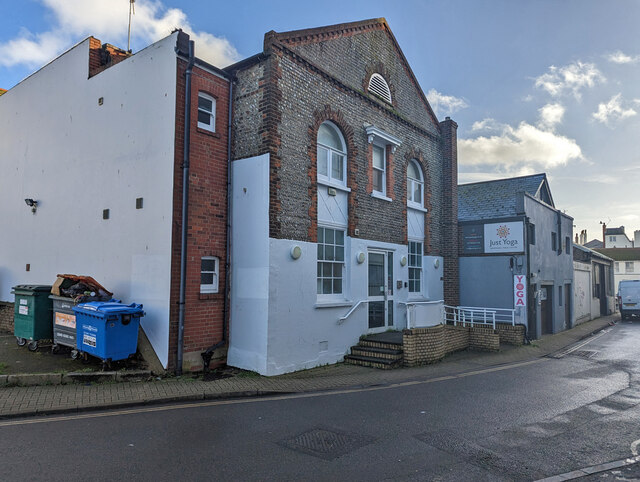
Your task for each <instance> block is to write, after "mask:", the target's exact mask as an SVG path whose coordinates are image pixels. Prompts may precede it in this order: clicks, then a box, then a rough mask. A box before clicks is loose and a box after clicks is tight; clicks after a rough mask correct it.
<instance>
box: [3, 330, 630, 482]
mask: <svg viewBox="0 0 640 482" xmlns="http://www.w3.org/2000/svg"><path fill="white" fill-rule="evenodd" d="M639 356H640V322H635V323H628V322H625V323H619V324H618V325H616V326H614V327H611V328H610V329H608V331H606V332H605V333H603V334H601V335H597V336H594V337H592V338H591V339H590V340H589V342H588V343H587V344H584V345H582V344H581V345H578V346H575V347H573V348H572V351H570V352H567V353H564V354H558V355H556V357H549V358H543V359H540V360H536V361H534V362H530V363H525V364H519V365H514V366H510V367H499V368H494V369H490V370H483V371H480V372H477V373H469V374H468V376H465V377H461V378H457V379H454V380H425V381H422V382H408V383H404V384H399V385H396V386H388V387H373V388H366V389H353V390H342V391H339V392H331V393H315V394H302V395H291V396H289V395H284V396H279V397H274V398H256V399H243V400H226V401H210V402H200V403H194V404H182V405H172V406H165V407H141V408H139V409H130V410H115V411H111V412H100V413H84V414H74V415H69V416H65V417H61V416H58V417H53V416H52V417H46V418H31V419H20V420H18V419H16V420H8V421H3V422H0V454H2V459H1V460H2V474H3V476H2V477H1V478H2V479H3V480H48V481H52V480H65V481H73V480H110V481H113V480H153V481H165V480H451V481H465V480H468V481H477V480H537V479H542V478H545V477H549V476H553V475H557V474H563V473H567V472H570V471H574V470H576V469H580V468H585V467H591V466H594V465H597V464H602V463H605V462H610V461H615V460H622V459H625V458H628V457H630V456H631V455H632V450H634V448H632V445H633V443H634V442H636V441H638V440H640V363H639V362H638V359H639ZM638 444H640V442H638V443H637V444H636V445H635V446H634V447H635V450H637V449H638ZM634 471H635V472H634ZM613 472H615V471H609V472H607V473H602V474H597V475H592V476H591V477H590V478H588V479H585V480H601V479H602V478H603V477H604V476H605V475H609V474H612V475H610V477H609V479H608V480H615V477H616V476H618V475H619V476H620V477H628V478H627V479H626V480H632V474H633V473H636V474H637V473H638V470H637V466H632V467H627V468H624V469H622V470H621V471H619V472H618V473H615V474H614V473H613ZM625 474H626V475H625ZM604 480H606V479H604ZM622 480H625V479H622Z"/></svg>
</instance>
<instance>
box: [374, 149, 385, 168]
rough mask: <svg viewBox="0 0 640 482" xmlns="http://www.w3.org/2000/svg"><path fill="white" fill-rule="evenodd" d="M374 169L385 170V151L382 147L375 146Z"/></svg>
mask: <svg viewBox="0 0 640 482" xmlns="http://www.w3.org/2000/svg"><path fill="white" fill-rule="evenodd" d="M373 167H377V168H378V169H384V150H383V149H382V147H379V146H373Z"/></svg>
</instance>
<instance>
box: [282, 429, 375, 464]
mask: <svg viewBox="0 0 640 482" xmlns="http://www.w3.org/2000/svg"><path fill="white" fill-rule="evenodd" d="M369 443H371V440H369V439H367V438H365V437H362V436H359V435H352V434H346V433H340V432H334V431H332V430H325V429H321V428H316V429H313V430H309V431H308V432H304V433H301V434H300V435H297V436H295V437H293V438H291V439H288V440H283V441H282V442H280V444H281V445H284V446H285V447H287V448H290V449H292V450H297V451H298V452H303V453H306V454H309V455H314V456H316V457H320V458H322V459H326V460H332V459H335V458H337V457H340V456H342V455H345V454H347V453H349V452H352V451H353V450H356V449H358V448H360V447H363V446H365V445H367V444H369Z"/></svg>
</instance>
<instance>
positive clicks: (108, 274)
mask: <svg viewBox="0 0 640 482" xmlns="http://www.w3.org/2000/svg"><path fill="white" fill-rule="evenodd" d="M189 44H190V42H189V37H188V35H186V34H185V33H183V32H181V31H176V32H174V33H173V34H171V35H170V36H169V37H167V38H165V39H162V40H160V41H158V42H156V43H155V44H153V45H150V46H149V47H147V48H145V49H143V50H141V51H140V52H138V53H136V54H135V55H132V54H130V53H128V52H126V51H123V50H121V49H118V48H116V47H113V46H112V45H109V44H104V45H102V44H101V42H100V41H99V40H98V39H95V38H93V37H90V38H88V39H86V40H84V41H83V42H80V43H79V44H78V45H76V46H75V47H73V48H72V49H70V50H69V51H67V52H65V53H64V54H62V55H61V56H60V57H58V58H57V59H55V60H53V61H52V62H51V63H49V64H47V65H46V66H44V67H43V68H41V69H40V70H38V71H37V72H36V73H34V74H33V75H31V76H30V77H28V78H27V79H25V80H23V81H22V82H21V83H19V84H18V85H16V86H15V87H13V88H12V89H10V90H8V91H7V92H5V93H4V95H2V97H1V98H0V144H2V146H3V155H2V156H0V169H2V172H3V175H2V176H1V177H0V218H1V219H2V220H3V229H2V230H1V231H0V246H2V247H3V250H2V251H3V252H2V254H3V255H4V256H3V259H2V260H0V266H2V268H0V302H10V301H12V298H13V297H12V296H11V295H10V291H11V287H12V286H14V285H16V284H52V283H53V282H54V281H55V279H56V274H57V273H77V274H83V275H91V276H93V277H95V278H96V279H98V280H100V282H101V283H102V284H104V286H106V287H108V289H110V290H111V291H113V292H114V296H115V297H116V298H119V299H122V300H123V301H124V302H127V303H130V302H136V303H142V304H143V305H144V310H145V312H146V316H145V317H144V318H143V320H142V327H143V330H144V333H145V335H146V337H147V338H148V340H149V341H150V343H151V345H152V346H153V349H154V351H155V354H156V355H157V357H158V360H159V362H160V364H161V365H162V366H163V367H164V368H168V369H174V368H178V366H177V360H179V359H181V360H182V364H181V367H184V368H185V369H186V370H189V369H198V368H201V367H202V358H201V356H200V354H201V352H203V351H204V350H206V349H207V348H209V347H212V346H215V345H216V344H219V343H220V342H222V341H223V340H224V338H225V337H224V330H225V323H224V320H225V307H226V304H225V299H226V296H225V286H226V265H227V262H226V260H227V255H226V251H227V250H226V242H227V165H228V163H227V155H228V152H227V147H228V137H229V136H228V111H229V107H228V102H229V81H228V80H227V74H226V73H225V72H223V71H222V70H220V69H218V68H216V67H214V66H211V65H209V64H207V63H206V62H204V61H202V60H200V59H198V58H196V57H193V58H192V60H193V63H192V64H190V54H189V51H190V50H189ZM187 70H189V75H187ZM187 84H190V86H189V87H188V85H187ZM52 85H55V86H56V92H55V95H51V88H50V87H51V86H52ZM189 88H190V98H189V99H190V100H189V102H185V99H186V93H187V91H188V89H189ZM187 109H188V110H187ZM187 113H188V114H189V115H188V116H187V115H186V114H187ZM187 118H189V119H190V122H189V123H188V124H187V125H186V119H187ZM187 126H188V128H185V127H187ZM185 133H186V134H187V135H188V136H189V137H188V139H189V140H190V143H189V145H188V149H185V143H184V140H185V138H186V137H185ZM185 172H188V178H187V179H188V181H189V182H188V184H187V189H186V190H183V178H184V174H185ZM185 193H186V196H185ZM26 198H32V199H35V200H37V209H35V210H34V211H33V213H32V212H31V210H30V209H29V208H28V207H26V206H25V203H24V200H25V199H26ZM183 199H186V200H188V203H186V204H185V206H186V208H187V209H185V210H183ZM183 213H186V214H187V216H188V220H189V222H188V223H186V228H187V229H186V230H185V232H184V233H183V231H182V228H183V226H185V223H183ZM183 234H184V238H183ZM183 239H184V243H183ZM9 253H10V255H9ZM183 254H184V255H185V256H184V257H183ZM181 265H182V269H181ZM25 267H26V268H25ZM181 273H184V276H182V275H181ZM181 280H183V281H184V282H183V283H181ZM181 286H182V289H181ZM0 305H1V309H0V318H1V319H2V327H4V328H5V329H7V328H8V329H11V325H12V322H11V321H8V320H7V318H8V317H7V316H4V315H3V314H6V313H10V312H11V308H10V307H7V305H6V304H0ZM180 306H182V307H184V310H182V313H181V310H180ZM181 321H182V323H181ZM180 324H182V326H183V330H182V339H181V340H180V339H179V331H180V330H179V325H180ZM222 345H224V342H222ZM221 349H222V353H216V354H215V356H216V357H218V356H224V346H221Z"/></svg>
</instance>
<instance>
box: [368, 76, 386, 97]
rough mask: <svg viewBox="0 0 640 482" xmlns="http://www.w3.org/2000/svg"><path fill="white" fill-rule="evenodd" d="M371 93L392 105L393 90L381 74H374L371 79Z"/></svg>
mask: <svg viewBox="0 0 640 482" xmlns="http://www.w3.org/2000/svg"><path fill="white" fill-rule="evenodd" d="M369 92H371V93H372V94H373V95H375V96H376V97H379V98H380V99H382V100H384V101H385V102H386V103H387V104H391V90H389V85H388V84H387V81H386V80H384V77H383V76H382V75H380V74H373V75H372V76H371V78H370V79H369Z"/></svg>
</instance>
